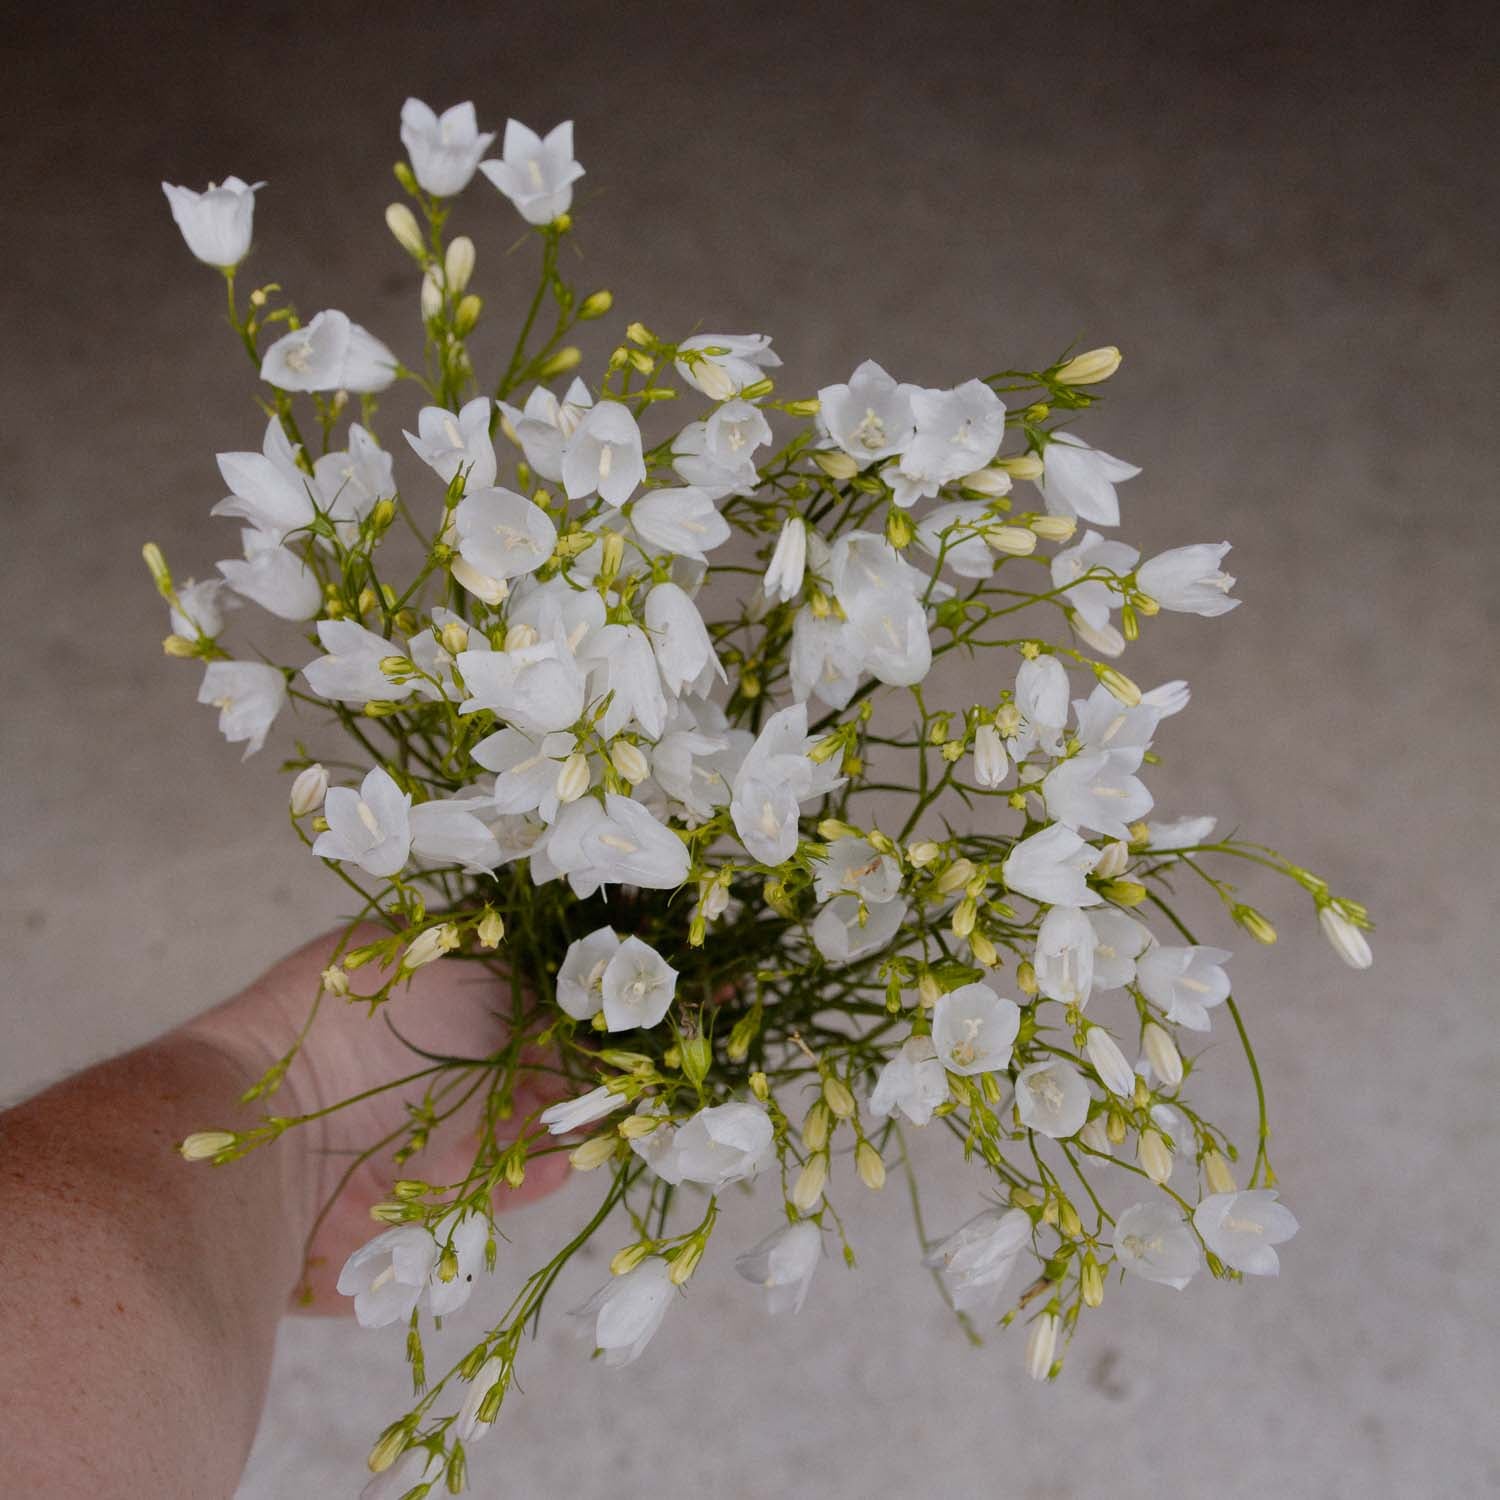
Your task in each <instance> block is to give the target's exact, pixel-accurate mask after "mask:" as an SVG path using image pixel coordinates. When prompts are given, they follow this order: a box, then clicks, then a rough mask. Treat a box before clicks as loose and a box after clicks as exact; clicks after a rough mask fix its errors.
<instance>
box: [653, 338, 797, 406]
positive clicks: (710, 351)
mask: <svg viewBox="0 0 1500 1500" xmlns="http://www.w3.org/2000/svg"><path fill="white" fill-rule="evenodd" d="M684 356H696V357H695V358H684ZM675 363H676V365H677V373H678V374H679V375H681V376H682V378H683V379H684V380H685V381H687V383H688V384H689V385H690V386H692V387H693V388H694V389H695V390H699V391H702V392H703V394H704V395H705V396H707V397H708V398H709V400H711V401H727V400H729V398H730V397H731V396H738V395H739V393H740V392H741V391H742V390H743V389H744V388H745V387H746V386H747V385H754V384H755V383H756V382H757V381H758V380H761V379H763V378H764V377H763V372H764V371H765V370H774V369H775V368H776V367H777V366H778V365H779V364H780V363H781V359H780V358H779V356H777V355H776V354H774V353H772V351H771V339H770V335H769V334H764V333H695V334H694V335H693V336H692V337H691V338H686V339H683V341H682V342H681V343H680V344H679V345H678V346H677V359H676V361H675Z"/></svg>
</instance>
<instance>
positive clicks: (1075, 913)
mask: <svg viewBox="0 0 1500 1500" xmlns="http://www.w3.org/2000/svg"><path fill="white" fill-rule="evenodd" d="M1089 915H1090V914H1088V913H1085V912H1082V911H1080V910H1079V909H1078V908H1077V907H1076V906H1054V907H1053V908H1052V910H1051V911H1049V912H1048V913H1047V915H1046V916H1045V917H1043V918H1042V925H1041V926H1040V927H1039V928H1038V929H1037V934H1036V951H1035V953H1034V954H1033V955H1032V967H1033V968H1034V969H1035V970H1036V982H1037V985H1038V987H1039V988H1040V990H1041V992H1042V994H1044V995H1045V996H1046V997H1047V998H1048V999H1049V1000H1060V1001H1062V1003H1063V1004H1064V1005H1078V1006H1084V1005H1087V1004H1088V1000H1089V993H1090V991H1091V990H1092V989H1093V985H1094V954H1095V951H1096V950H1097V948H1098V936H1097V934H1096V932H1095V929H1094V925H1093V923H1092V922H1091V921H1090V920H1089Z"/></svg>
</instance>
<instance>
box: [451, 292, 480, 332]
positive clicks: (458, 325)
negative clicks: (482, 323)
mask: <svg viewBox="0 0 1500 1500" xmlns="http://www.w3.org/2000/svg"><path fill="white" fill-rule="evenodd" d="M483 311H484V300H483V299H482V298H480V297H476V296H475V295H474V293H473V292H469V293H468V294H467V295H466V296H463V297H460V298H459V299H458V306H457V307H455V308H454V309H453V331H454V333H456V334H457V335H458V336H459V338H461V339H462V338H467V337H468V336H469V335H470V334H471V333H473V331H474V325H475V324H476V323H478V322H479V314H480V313H481V312H483Z"/></svg>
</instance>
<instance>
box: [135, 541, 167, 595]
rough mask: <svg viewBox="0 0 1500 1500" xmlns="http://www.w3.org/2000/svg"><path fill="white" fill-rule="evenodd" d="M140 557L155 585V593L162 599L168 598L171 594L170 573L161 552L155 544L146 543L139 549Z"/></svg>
mask: <svg viewBox="0 0 1500 1500" xmlns="http://www.w3.org/2000/svg"><path fill="white" fill-rule="evenodd" d="M141 556H142V557H143V558H144V559H145V562H146V569H147V571H148V572H149V573H150V574H151V581H152V582H153V583H154V584H155V585H156V589H157V592H158V593H159V594H160V595H161V596H162V598H164V599H166V598H170V597H171V593H172V572H171V569H169V568H168V567H167V560H166V558H165V557H164V556H163V555H162V550H161V548H160V547H158V546H157V545H156V543H155V542H147V543H146V545H145V546H144V547H142V548H141Z"/></svg>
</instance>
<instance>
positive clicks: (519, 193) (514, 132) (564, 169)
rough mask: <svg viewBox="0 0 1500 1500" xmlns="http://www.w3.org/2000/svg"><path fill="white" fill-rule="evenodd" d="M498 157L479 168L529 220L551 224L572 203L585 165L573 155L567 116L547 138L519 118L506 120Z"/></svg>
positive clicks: (571, 131)
mask: <svg viewBox="0 0 1500 1500" xmlns="http://www.w3.org/2000/svg"><path fill="white" fill-rule="evenodd" d="M500 154H501V159H500V160H499V161H482V162H480V163H479V170H480V171H481V172H483V173H484V175H485V176H486V177H488V178H489V180H490V181H491V182H492V183H494V184H495V186H496V187H497V188H499V189H500V191H501V192H502V193H504V194H505V196H506V197H507V198H509V199H510V201H511V202H512V203H514V204H515V206H516V209H517V211H518V212H519V213H520V215H521V217H522V218H523V219H525V220H526V222H527V223H528V224H550V223H552V221H553V220H554V219H557V218H559V217H560V216H561V215H563V214H565V213H567V211H568V209H569V208H570V207H571V206H572V203H573V184H574V183H575V182H577V181H578V179H579V178H580V177H582V176H583V168H582V167H581V166H579V165H578V163H577V162H576V161H575V160H574V159H573V122H572V121H571V120H564V121H563V122H562V124H561V125H556V126H554V127H553V128H552V129H551V130H550V131H548V132H547V135H546V137H545V139H544V138H543V137H541V136H539V135H538V134H537V133H536V131H534V130H530V129H528V128H527V127H526V126H525V125H523V124H521V122H520V121H519V120H507V121H506V122H505V139H504V141H503V142H502V143H501V147H500Z"/></svg>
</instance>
